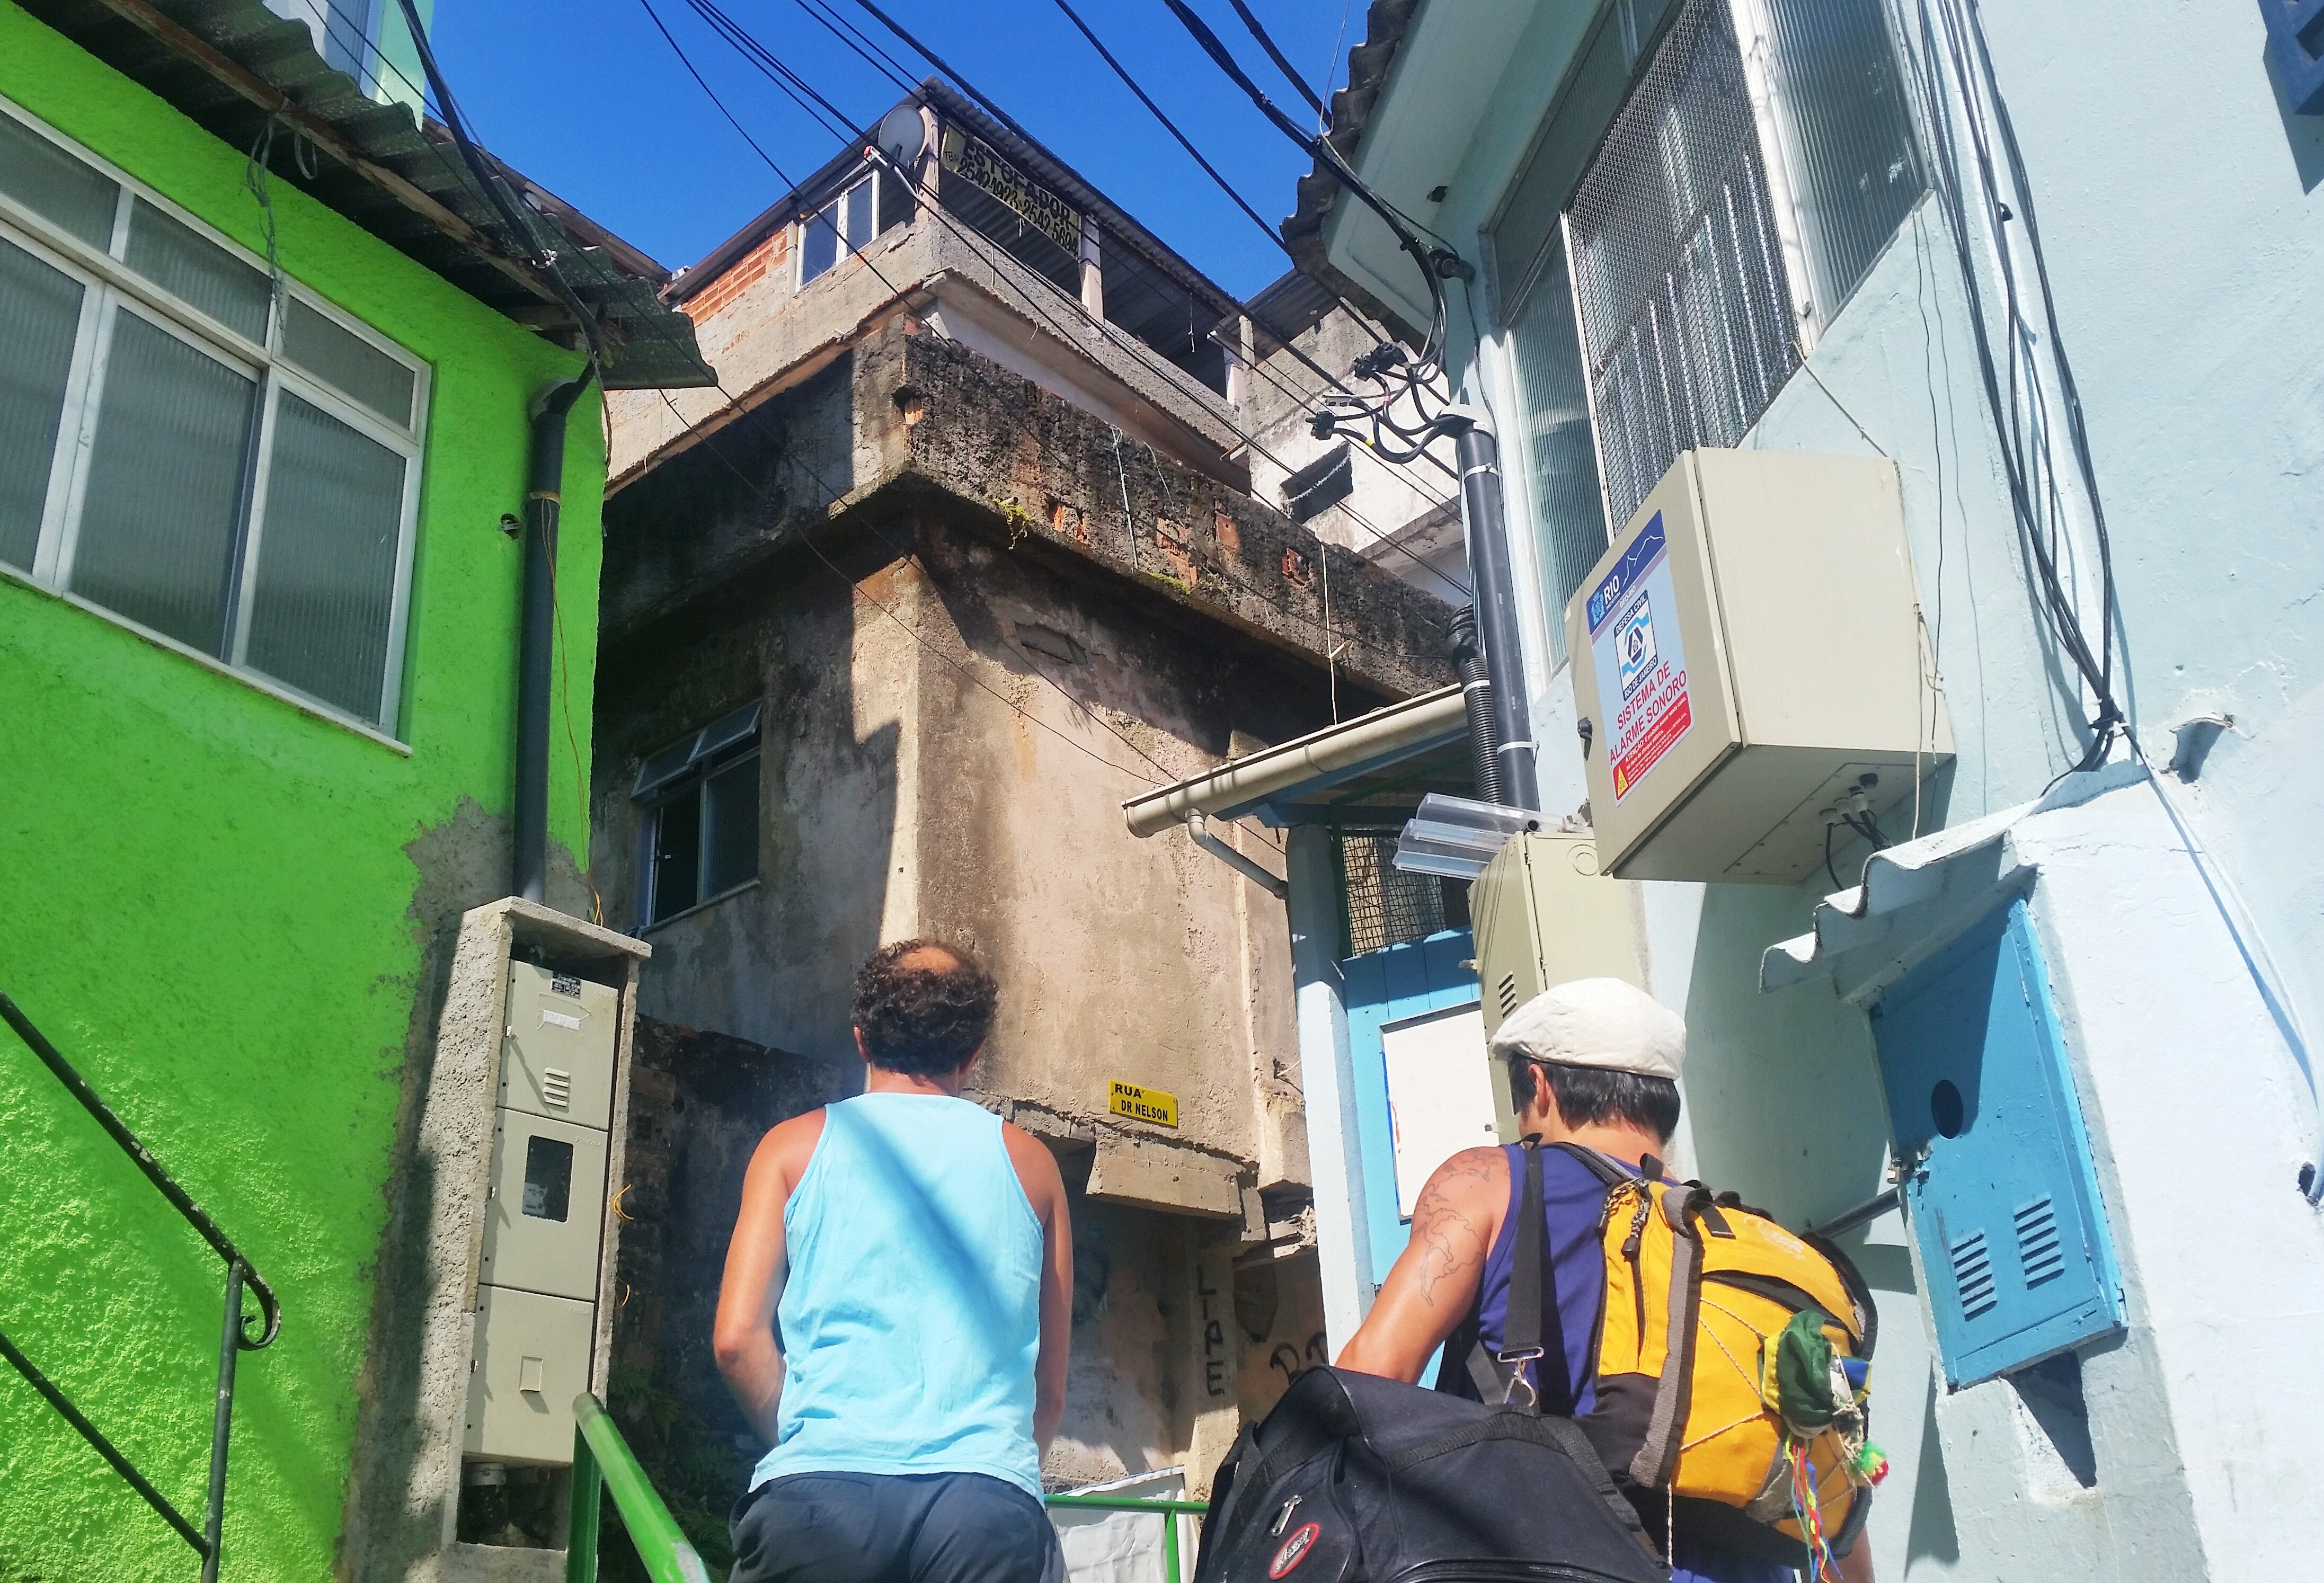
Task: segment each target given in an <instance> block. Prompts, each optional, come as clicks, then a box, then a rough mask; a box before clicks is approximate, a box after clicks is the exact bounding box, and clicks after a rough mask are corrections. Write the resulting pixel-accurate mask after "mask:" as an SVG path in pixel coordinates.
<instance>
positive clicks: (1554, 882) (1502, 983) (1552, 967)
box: [1469, 831, 1645, 1143]
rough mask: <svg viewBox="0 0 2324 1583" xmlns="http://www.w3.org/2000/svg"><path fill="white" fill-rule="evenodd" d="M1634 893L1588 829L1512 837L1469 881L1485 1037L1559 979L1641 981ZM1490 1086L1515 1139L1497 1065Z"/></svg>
mask: <svg viewBox="0 0 2324 1583" xmlns="http://www.w3.org/2000/svg"><path fill="white" fill-rule="evenodd" d="M1631 897H1632V888H1631V887H1629V886H1628V885H1625V884H1623V883H1622V882H1621V881H1619V880H1618V879H1608V878H1607V877H1606V876H1604V875H1602V874H1600V872H1599V871H1598V846H1597V842H1595V841H1594V840H1593V839H1592V838H1591V837H1590V836H1589V835H1586V834H1574V833H1565V832H1558V831H1537V832H1528V833H1524V834H1519V835H1513V836H1511V837H1509V839H1508V844H1506V845H1505V846H1503V847H1502V848H1501V850H1500V851H1499V853H1497V854H1496V855H1495V856H1494V858H1493V861H1491V862H1489V863H1488V864H1486V865H1485V869H1484V871H1483V872H1482V873H1480V874H1479V875H1478V876H1477V877H1476V879H1472V880H1471V881H1470V883H1469V917H1470V920H1471V927H1472V928H1474V929H1475V931H1476V940H1477V982H1478V984H1479V986H1480V988H1481V989H1482V990H1483V993H1484V1011H1485V1029H1484V1035H1485V1037H1486V1039H1487V1040H1490V1039H1491V1038H1492V1036H1493V1035H1494V1034H1495V1033H1496V1032H1498V1031H1499V1028H1500V1026H1501V1024H1502V1022H1503V1021H1504V1020H1505V1019H1507V1018H1508V1016H1509V1014H1510V1013H1511V1012H1513V1011H1515V1010H1517V1008H1518V1007H1520V1006H1523V1005H1524V1004H1525V1003H1526V1001H1528V1000H1530V999H1533V998H1534V997H1535V996H1536V995H1538V994H1540V993H1541V992H1542V991H1543V990H1544V989H1549V988H1551V987H1552V986H1553V985H1556V984H1563V983H1569V982H1571V981H1572V980H1575V979H1620V980H1622V981H1623V982H1625V983H1629V984H1640V985H1641V987H1643V979H1644V976H1645V975H1644V974H1643V973H1642V972H1641V971H1639V967H1640V964H1639V961H1638V943H1637V915H1636V913H1635V912H1634V911H1633V909H1632V907H1631ZM1488 1059H1490V1058H1489V1057H1488ZM1492 1089H1493V1113H1494V1117H1495V1119H1496V1120H1497V1121H1498V1123H1499V1127H1500V1134H1501V1141H1502V1142H1504V1143H1514V1142H1516V1141H1517V1115H1516V1112H1515V1111H1514V1110H1513V1109H1511V1107H1510V1104H1509V1088H1508V1081H1507V1080H1506V1079H1505V1078H1504V1077H1502V1076H1501V1074H1500V1073H1499V1072H1496V1073H1494V1074H1493V1082H1492Z"/></svg>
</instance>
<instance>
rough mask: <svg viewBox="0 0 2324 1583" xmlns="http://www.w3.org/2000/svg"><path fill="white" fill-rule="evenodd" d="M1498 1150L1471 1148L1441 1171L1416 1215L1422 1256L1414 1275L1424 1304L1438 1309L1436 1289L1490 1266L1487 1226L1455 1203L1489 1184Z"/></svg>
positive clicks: (1430, 1183) (1422, 1195) (1414, 1228)
mask: <svg viewBox="0 0 2324 1583" xmlns="http://www.w3.org/2000/svg"><path fill="white" fill-rule="evenodd" d="M1497 1152H1498V1151H1489V1150H1485V1149H1468V1150H1464V1151H1462V1153H1461V1154H1458V1155H1453V1156H1452V1159H1450V1160H1447V1161H1446V1162H1445V1163H1444V1164H1443V1165H1442V1166H1440V1167H1438V1169H1437V1172H1436V1174H1435V1175H1434V1176H1432V1177H1430V1178H1429V1180H1428V1185H1427V1186H1426V1187H1425V1188H1423V1189H1422V1190H1421V1193H1420V1201H1419V1202H1418V1203H1417V1204H1415V1205H1414V1206H1413V1210H1412V1246H1413V1247H1415V1248H1416V1250H1417V1251H1418V1253H1419V1264H1418V1265H1417V1266H1416V1268H1415V1270H1414V1274H1415V1275H1417V1276H1418V1277H1419V1284H1420V1300H1421V1301H1422V1302H1425V1303H1427V1304H1428V1305H1429V1306H1430V1307H1431V1308H1434V1307H1435V1306H1436V1289H1437V1287H1438V1286H1439V1285H1441V1284H1443V1283H1444V1282H1445V1281H1447V1280H1450V1279H1452V1277H1454V1276H1456V1275H1463V1274H1465V1273H1466V1272H1467V1271H1468V1270H1470V1269H1471V1268H1473V1267H1476V1266H1479V1265H1482V1264H1483V1263H1484V1253H1483V1246H1484V1241H1485V1227H1484V1226H1483V1225H1482V1224H1481V1223H1480V1221H1479V1220H1478V1219H1476V1218H1475V1217H1473V1216H1471V1215H1470V1214H1468V1213H1465V1212H1464V1211H1463V1210H1462V1208H1461V1206H1460V1205H1459V1204H1458V1203H1456V1202H1454V1198H1455V1195H1456V1194H1457V1193H1459V1192H1462V1191H1463V1190H1465V1189H1469V1188H1471V1186H1472V1184H1474V1185H1481V1184H1483V1183H1487V1182H1489V1181H1490V1180H1491V1179H1492V1175H1493V1161H1494V1158H1495V1155H1496V1154H1497Z"/></svg>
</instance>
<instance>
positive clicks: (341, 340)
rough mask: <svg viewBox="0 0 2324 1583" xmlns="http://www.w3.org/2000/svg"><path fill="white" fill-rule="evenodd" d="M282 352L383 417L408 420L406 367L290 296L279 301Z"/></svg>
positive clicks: (405, 422) (408, 373) (409, 380)
mask: <svg viewBox="0 0 2324 1583" xmlns="http://www.w3.org/2000/svg"><path fill="white" fill-rule="evenodd" d="M282 354H283V355H284V356H286V357H288V358H290V359H291V362H293V363H295V364H298V365H299V366H300V367H301V368H303V369H305V370H306V371H307V372H308V373H311V374H313V375H314V376H315V377H316V378H317V379H319V380H322V381H323V382H326V383H327V384H330V385H333V386H336V387H337V389H338V390H340V391H344V392H345V393H346V394H347V395H350V396H353V397H354V398H355V400H358V401H361V402H362V403H363V404H364V406H366V407H368V408H370V409H371V410H373V411H374V412H376V413H378V414H379V415H380V416H381V417H382V418H386V419H392V420H393V421H395V422H397V423H401V424H402V425H404V426H405V427H407V428H408V427H410V423H411V387H412V376H411V370H410V369H409V368H406V367H405V366H404V365H403V364H401V363H398V362H397V361H396V360H395V359H394V358H392V357H390V356H389V355H388V354H386V353H384V352H383V351H381V350H380V349H379V348H378V347H376V346H374V345H372V344H371V343H370V342H369V341H366V340H364V338H363V337H362V336H358V335H356V334H355V333H354V332H353V331H352V330H346V329H342V328H340V327H339V326H337V324H335V323H333V322H332V321H331V320H330V319H329V318H327V317H326V316H324V315H323V314H320V313H318V312H317V311H316V310H315V309H313V308H309V307H308V306H307V305H306V304H305V303H303V302H301V301H300V300H299V299H297V298H295V297H293V298H291V299H289V300H288V301H286V302H285V303H284V304H283V306H282Z"/></svg>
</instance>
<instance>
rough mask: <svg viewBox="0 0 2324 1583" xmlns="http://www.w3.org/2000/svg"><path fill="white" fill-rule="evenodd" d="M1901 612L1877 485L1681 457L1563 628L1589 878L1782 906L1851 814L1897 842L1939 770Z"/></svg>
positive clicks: (1742, 455)
mask: <svg viewBox="0 0 2324 1583" xmlns="http://www.w3.org/2000/svg"><path fill="white" fill-rule="evenodd" d="M1919 609H1920V607H1919V597H1918V591H1917V588H1916V586H1915V584H1914V577H1913V565H1912V556H1911V553H1910V550H1909V548H1908V547H1907V545H1906V541H1905V537H1904V505H1903V501H1902V498H1901V496H1900V494H1899V492H1898V488H1897V479H1896V468H1895V464H1894V463H1891V462H1888V461H1886V460H1885V459H1880V458H1870V457H1859V456H1806V455H1802V454H1800V453H1798V452H1789V451H1722V450H1697V451H1687V452H1684V453H1682V454H1681V455H1680V456H1679V458H1678V460H1677V461H1676V462H1675V463H1674V464H1672V466H1671V470H1670V471H1669V472H1668V473H1666V474H1664V475H1663V478H1662V482H1661V483H1657V484H1656V485H1655V488H1654V491H1653V492H1651V493H1650V494H1648V495H1647V496H1646V500H1645V502H1643V503H1642V504H1640V506H1639V507H1638V509H1637V511H1636V512H1634V513H1633V514H1632V515H1631V518H1630V520H1629V521H1628V524H1627V525H1625V526H1624V528H1623V529H1622V531H1621V534H1620V535H1619V537H1618V538H1616V539H1615V541H1614V544H1613V547H1612V548H1609V550H1608V551H1607V552H1606V554H1605V556H1604V557H1602V558H1601V559H1600V561H1599V563H1598V565H1597V566H1596V567H1595V568H1594V569H1593V570H1592V571H1591V575H1590V576H1589V578H1588V579H1587V580H1586V581H1585V582H1583V584H1582V587H1581V588H1580V589H1579V590H1578V591H1577V592H1576V593H1575V594H1574V595H1573V597H1572V600H1570V601H1569V602H1568V603H1567V604H1566V607H1565V630H1566V651H1567V652H1568V653H1569V654H1571V655H1572V660H1573V663H1572V680H1573V695H1574V705H1575V710H1576V713H1577V715H1578V717H1579V718H1580V720H1581V721H1582V722H1586V732H1587V736H1586V740H1585V743H1584V755H1585V759H1586V764H1587V769H1588V774H1589V782H1590V807H1591V818H1592V821H1593V823H1594V824H1595V825H1596V833H1597V845H1598V851H1599V852H1600V856H1601V857H1602V859H1603V860H1604V862H1605V867H1606V870H1607V872H1609V874H1612V875H1615V876H1617V877H1618V878H1621V879H1696V880H1740V881H1746V882H1751V883H1758V884H1770V885H1792V884H1796V883H1797V882H1798V881H1800V880H1802V879H1805V878H1807V877H1808V876H1809V875H1810V874H1812V873H1817V872H1820V871H1821V869H1822V867H1823V853H1824V841H1825V830H1826V827H1827V825H1828V824H1831V823H1832V822H1833V821H1834V820H1835V819H1836V817H1837V814H1836V810H1839V809H1841V808H1842V807H1843V806H1845V805H1846V803H1845V801H1844V800H1845V799H1848V798H1849V797H1850V796H1851V795H1852V794H1858V793H1860V794H1861V795H1862V796H1863V797H1864V799H1865V806H1866V807H1867V810H1868V811H1869V812H1870V813H1871V814H1872V815H1874V816H1875V817H1876V818H1877V819H1878V820H1879V822H1880V824H1881V825H1882V828H1883V829H1884V830H1886V832H1887V833H1888V834H1889V836H1890V837H1891V839H1893V840H1897V841H1902V840H1904V839H1906V838H1907V837H1908V836H1909V834H1910V831H1909V830H1908V829H1907V828H1906V826H1907V825H1909V824H1910V823H1911V819H1910V817H1909V813H1907V814H1906V815H1904V817H1902V818H1900V817H1899V816H1898V815H1897V810H1898V809H1899V808H1900V806H1901V807H1903V808H1904V809H1907V810H1909V809H1910V807H1911V806H1912V804H1913V800H1914V797H1913V793H1914V785H1915V778H1916V777H1918V778H1926V777H1927V776H1929V775H1931V774H1932V773H1933V772H1934V771H1935V770H1936V769H1937V768H1939V767H1940V766H1941V765H1942V764H1944V763H1945V762H1946V761H1947V760H1949V759H1950V758H1951V757H1952V751H1953V741H1952V731H1951V727H1950V725H1949V724H1948V723H1947V722H1946V718H1945V710H1944V700H1943V698H1942V697H1941V695H1940V694H1939V693H1938V692H1937V690H1936V688H1935V686H1934V685H1933V682H1932V677H1933V676H1934V667H1933V665H1932V663H1931V662H1930V659H1929V656H1928V652H1927V649H1926V647H1925V645H1924V643H1923V634H1922V630H1921V623H1920V618H1919ZM1841 834H1842V836H1843V837H1844V838H1849V839H1852V837H1848V833H1847V831H1846V830H1845V828H1844V827H1843V829H1842V831H1841Z"/></svg>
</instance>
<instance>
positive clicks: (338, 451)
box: [244, 391, 404, 721]
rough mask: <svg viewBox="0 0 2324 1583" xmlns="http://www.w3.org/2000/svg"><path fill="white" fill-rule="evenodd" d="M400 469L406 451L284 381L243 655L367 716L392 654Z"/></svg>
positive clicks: (374, 714)
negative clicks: (386, 443) (360, 429)
mask: <svg viewBox="0 0 2324 1583" xmlns="http://www.w3.org/2000/svg"><path fill="white" fill-rule="evenodd" d="M403 474H404V460H403V458H402V457H401V456H397V455H396V454H395V453H394V452H393V451H391V450H389V449H388V448H387V447H386V446H383V445H380V444H379V443H378V442H377V441H375V440H373V439H370V438H367V437H364V435H361V434H358V433H357V432H355V429H353V428H349V427H348V426H347V425H346V424H344V423H342V422H340V421H339V420H338V419H336V418H333V417H332V416H331V415H330V414H329V413H327V412H325V411H323V410H321V409H319V408H317V407H313V406H310V405H309V404H308V403H307V402H305V401H302V400H300V399H299V398H298V397H297V396H294V395H292V394H291V392H290V391H284V392H283V393H282V398H281V403H280V405H279V407H278V408H277V410H276V412H275V415H274V456H273V460H272V463H271V464H270V465H269V468H268V481H267V485H266V517H265V521H264V523H263V526H262V527H261V529H260V530H259V538H258V568H257V571H256V572H255V574H254V578H255V586H254V587H253V589H252V591H251V605H250V644H249V648H248V649H247V650H246V652H245V655H244V658H245V659H246V660H247V662H248V663H249V664H250V665H251V666H252V667H254V668H256V669H258V670H263V671H264V672H265V673H266V674H267V675H268V676H275V677H278V678H279V679H281V680H282V681H286V682H288V683H290V684H291V686H294V687H297V688H298V689H300V691H301V692H305V693H310V694H312V695H314V696H316V697H318V698H320V699H322V700H323V701H324V702H326V703H328V704H337V705H338V706H339V707H340V708H342V709H344V710H346V712H347V713H350V714H354V715H358V716H360V717H362V718H363V719H364V720H369V721H378V720H379V719H380V704H381V684H382V683H383V681H384V680H385V678H386V674H387V666H388V663H389V657H388V652H387V640H388V622H389V620H390V618H391V616H392V613H393V610H394V604H395V566H396V548H397V544H398V540H399V538H401V531H402V527H403Z"/></svg>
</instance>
